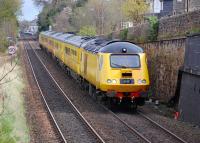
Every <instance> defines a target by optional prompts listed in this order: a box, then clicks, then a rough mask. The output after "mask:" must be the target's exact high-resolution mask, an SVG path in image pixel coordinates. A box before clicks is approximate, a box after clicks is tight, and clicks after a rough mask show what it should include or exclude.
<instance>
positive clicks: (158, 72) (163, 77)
mask: <svg viewBox="0 0 200 143" xmlns="http://www.w3.org/2000/svg"><path fill="white" fill-rule="evenodd" d="M185 44H186V39H185V38H182V39H172V40H164V41H157V42H151V43H144V44H140V46H141V47H143V48H144V50H145V52H146V53H147V56H148V67H149V74H150V80H151V88H150V94H152V97H153V98H156V99H160V100H161V101H164V102H167V101H168V100H169V99H170V98H171V97H173V96H174V95H175V90H176V83H177V78H178V70H179V68H180V67H181V66H182V65H183V62H184V54H185Z"/></svg>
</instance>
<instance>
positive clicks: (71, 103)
mask: <svg viewBox="0 0 200 143" xmlns="http://www.w3.org/2000/svg"><path fill="white" fill-rule="evenodd" d="M29 45H30V47H31V48H32V45H31V44H30V43H29ZM32 50H33V52H34V53H35V55H36V57H37V58H38V59H39V61H40V63H41V64H42V65H43V67H44V68H45V70H46V71H47V73H48V74H49V76H50V77H51V79H52V80H53V81H54V83H55V84H56V86H57V87H58V88H59V89H60V91H61V92H62V93H63V95H64V97H65V98H66V99H67V101H68V102H69V103H70V105H71V106H72V107H73V109H74V110H75V111H76V113H77V115H78V116H79V117H80V119H81V120H82V121H83V122H84V123H85V124H86V125H87V126H88V128H89V129H90V130H91V131H92V133H93V134H94V135H95V136H96V137H97V139H98V140H99V141H100V142H101V143H105V141H104V140H103V138H102V137H101V136H100V135H99V134H98V133H97V131H96V130H95V129H94V128H93V127H92V126H91V125H90V124H89V122H88V121H87V120H86V119H85V117H84V116H83V115H82V114H81V113H80V111H79V110H78V109H77V108H76V106H75V105H74V104H73V102H72V101H71V100H70V99H69V97H68V96H67V95H66V93H65V92H64V91H63V89H62V88H61V87H60V85H59V84H58V82H57V81H56V80H55V78H54V77H53V75H52V74H51V73H50V71H49V70H48V69H47V67H46V66H45V64H44V63H43V62H42V60H41V58H40V57H39V55H38V54H37V53H36V52H35V50H34V49H33V48H32Z"/></svg>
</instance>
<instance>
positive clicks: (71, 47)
mask: <svg viewBox="0 0 200 143" xmlns="http://www.w3.org/2000/svg"><path fill="white" fill-rule="evenodd" d="M39 43H40V46H41V47H42V48H43V49H46V51H48V52H49V53H51V55H52V56H53V57H55V58H56V59H57V61H58V63H59V64H60V65H62V66H63V67H64V68H65V69H66V71H67V73H69V74H70V75H72V77H74V78H75V79H76V80H78V81H79V83H81V85H82V86H83V87H85V88H86V89H88V91H89V94H90V95H91V96H102V97H105V98H104V99H109V101H112V102H114V103H123V101H126V103H128V104H129V103H130V105H132V107H134V108H136V107H137V105H143V104H144V101H145V98H146V97H147V90H148V87H149V84H150V82H149V75H148V68H147V58H146V54H145V53H144V51H143V49H142V48H140V47H138V46H136V45H135V44H133V43H130V42H127V41H119V40H114V41H112V40H108V39H103V38H98V37H86V36H85V37H84V36H77V35H73V34H69V33H57V32H52V31H46V32H42V33H40V36H39Z"/></svg>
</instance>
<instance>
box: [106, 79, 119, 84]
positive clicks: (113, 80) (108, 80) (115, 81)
mask: <svg viewBox="0 0 200 143" xmlns="http://www.w3.org/2000/svg"><path fill="white" fill-rule="evenodd" d="M107 83H114V84H116V83H117V80H115V79H107Z"/></svg>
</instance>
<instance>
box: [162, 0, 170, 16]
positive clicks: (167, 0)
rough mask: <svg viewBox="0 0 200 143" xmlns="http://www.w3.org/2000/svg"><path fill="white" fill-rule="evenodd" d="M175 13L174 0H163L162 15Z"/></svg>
mask: <svg viewBox="0 0 200 143" xmlns="http://www.w3.org/2000/svg"><path fill="white" fill-rule="evenodd" d="M170 15H173V0H161V11H160V16H161V17H163V16H170Z"/></svg>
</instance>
